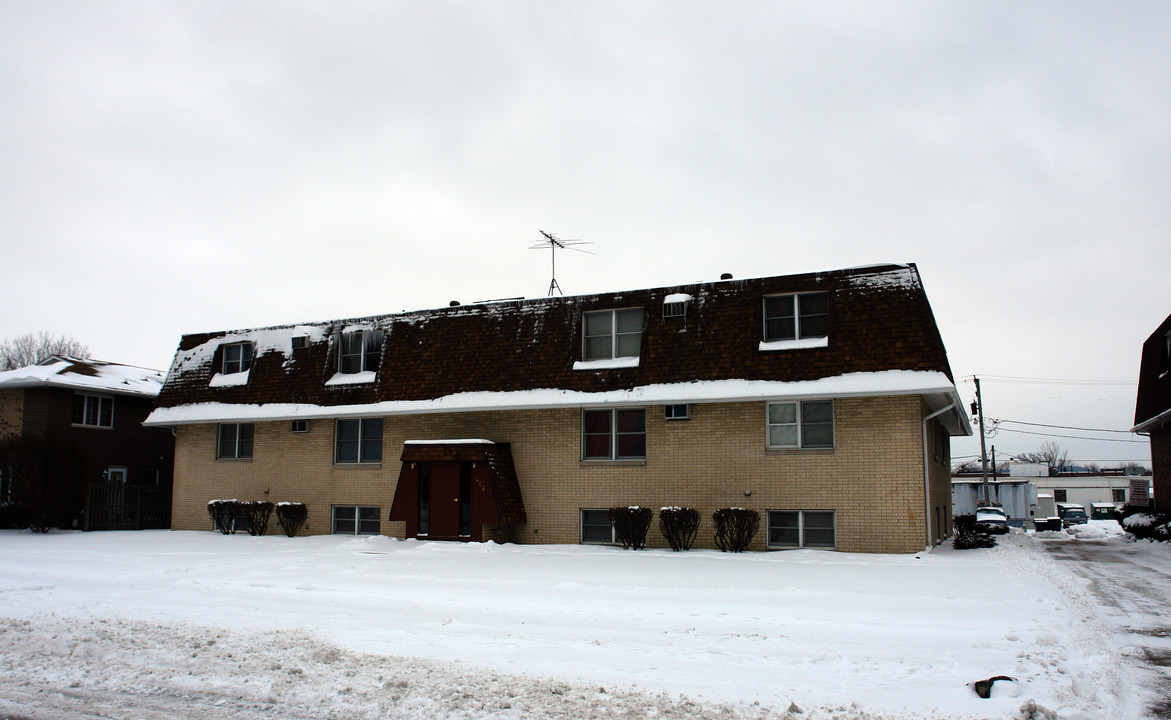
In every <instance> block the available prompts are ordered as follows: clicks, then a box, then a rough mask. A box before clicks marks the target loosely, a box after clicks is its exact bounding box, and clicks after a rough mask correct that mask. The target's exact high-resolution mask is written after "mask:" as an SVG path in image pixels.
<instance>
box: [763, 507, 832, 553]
mask: <svg viewBox="0 0 1171 720" xmlns="http://www.w3.org/2000/svg"><path fill="white" fill-rule="evenodd" d="M768 546H769V547H771V548H801V547H807V548H828V549H830V550H832V549H833V548H834V547H835V546H836V539H835V533H834V513H833V511H832V510H769V511H768Z"/></svg>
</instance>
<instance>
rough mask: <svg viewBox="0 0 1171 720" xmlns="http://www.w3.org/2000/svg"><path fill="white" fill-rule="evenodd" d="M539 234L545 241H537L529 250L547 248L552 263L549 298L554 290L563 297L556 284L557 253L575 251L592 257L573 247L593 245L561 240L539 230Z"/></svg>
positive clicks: (584, 242) (587, 252)
mask: <svg viewBox="0 0 1171 720" xmlns="http://www.w3.org/2000/svg"><path fill="white" fill-rule="evenodd" d="M539 232H540V233H541V234H542V235H544V236H545V239H544V240H541V241H539V242H538V243H537V244H536V245H533V246H531V247H529V250H544V249H545V248H549V259H550V262H551V263H552V278H553V279H552V280H551V281H550V282H549V297H553V291H554V290H556V291H557V292H559V293H561V294H562V295H565V293H563V292H561V286H560V285H558V284H557V251H558V250H577V251H578V252H582V253H585V254H586V255H593V253H592V252H590V251H589V250H582V249H581V248H578V247H575V246H576V245H592V244H593V243H592V242H591V241H589V240H561V239H560V238H558V237H557V236H556V235H554V234H553V233H547V232H545V231H544V230H540V231H539Z"/></svg>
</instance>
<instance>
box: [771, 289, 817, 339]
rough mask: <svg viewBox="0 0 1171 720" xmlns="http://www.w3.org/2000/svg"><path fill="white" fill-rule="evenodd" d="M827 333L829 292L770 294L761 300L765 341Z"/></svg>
mask: <svg viewBox="0 0 1171 720" xmlns="http://www.w3.org/2000/svg"><path fill="white" fill-rule="evenodd" d="M828 334H829V293H824V292H814V293H795V294H791V295H770V296H769V297H766V298H765V299H764V340H765V342H774V341H777V340H805V339H809V338H823V337H827V336H828Z"/></svg>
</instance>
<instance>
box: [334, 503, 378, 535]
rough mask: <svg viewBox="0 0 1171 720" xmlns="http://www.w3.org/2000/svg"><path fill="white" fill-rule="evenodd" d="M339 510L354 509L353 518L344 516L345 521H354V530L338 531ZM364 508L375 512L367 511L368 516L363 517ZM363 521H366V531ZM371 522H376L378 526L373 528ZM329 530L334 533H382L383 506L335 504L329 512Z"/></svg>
mask: <svg viewBox="0 0 1171 720" xmlns="http://www.w3.org/2000/svg"><path fill="white" fill-rule="evenodd" d="M338 510H353V511H354V517H353V518H342V521H343V522H352V523H354V529H353V530H352V531H343V532H339V531H338V529H337V524H338V516H337V511H338ZM363 510H365V511H373V512H367V513H366V514H367V517H365V518H363V517H362V511H363ZM370 515H373V518H371V517H369V516H370ZM363 523H366V531H365V532H363V531H362V525H363ZM370 523H374V524H375V525H376V527H374V528H373V529H371V528H370ZM329 531H330V533H332V534H334V535H381V534H382V508H381V507H380V506H377V505H334V506H333V507H332V508H331V509H330V512H329Z"/></svg>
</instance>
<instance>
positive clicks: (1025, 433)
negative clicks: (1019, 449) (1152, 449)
mask: <svg viewBox="0 0 1171 720" xmlns="http://www.w3.org/2000/svg"><path fill="white" fill-rule="evenodd" d="M1001 430H1003V431H1004V432H1010V433H1017V434H1019V435H1040V436H1041V437H1055V438H1069V439H1071V440H1086V441H1088V442H1115V443H1142V444H1145V443H1148V442H1150V441H1149V440H1115V439H1114V438H1092V437H1085V436H1082V435H1058V434H1056V433H1042V432H1030V431H1028V430H1013V429H1012V428H999V427H998V428H996V432H1000V431H1001Z"/></svg>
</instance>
